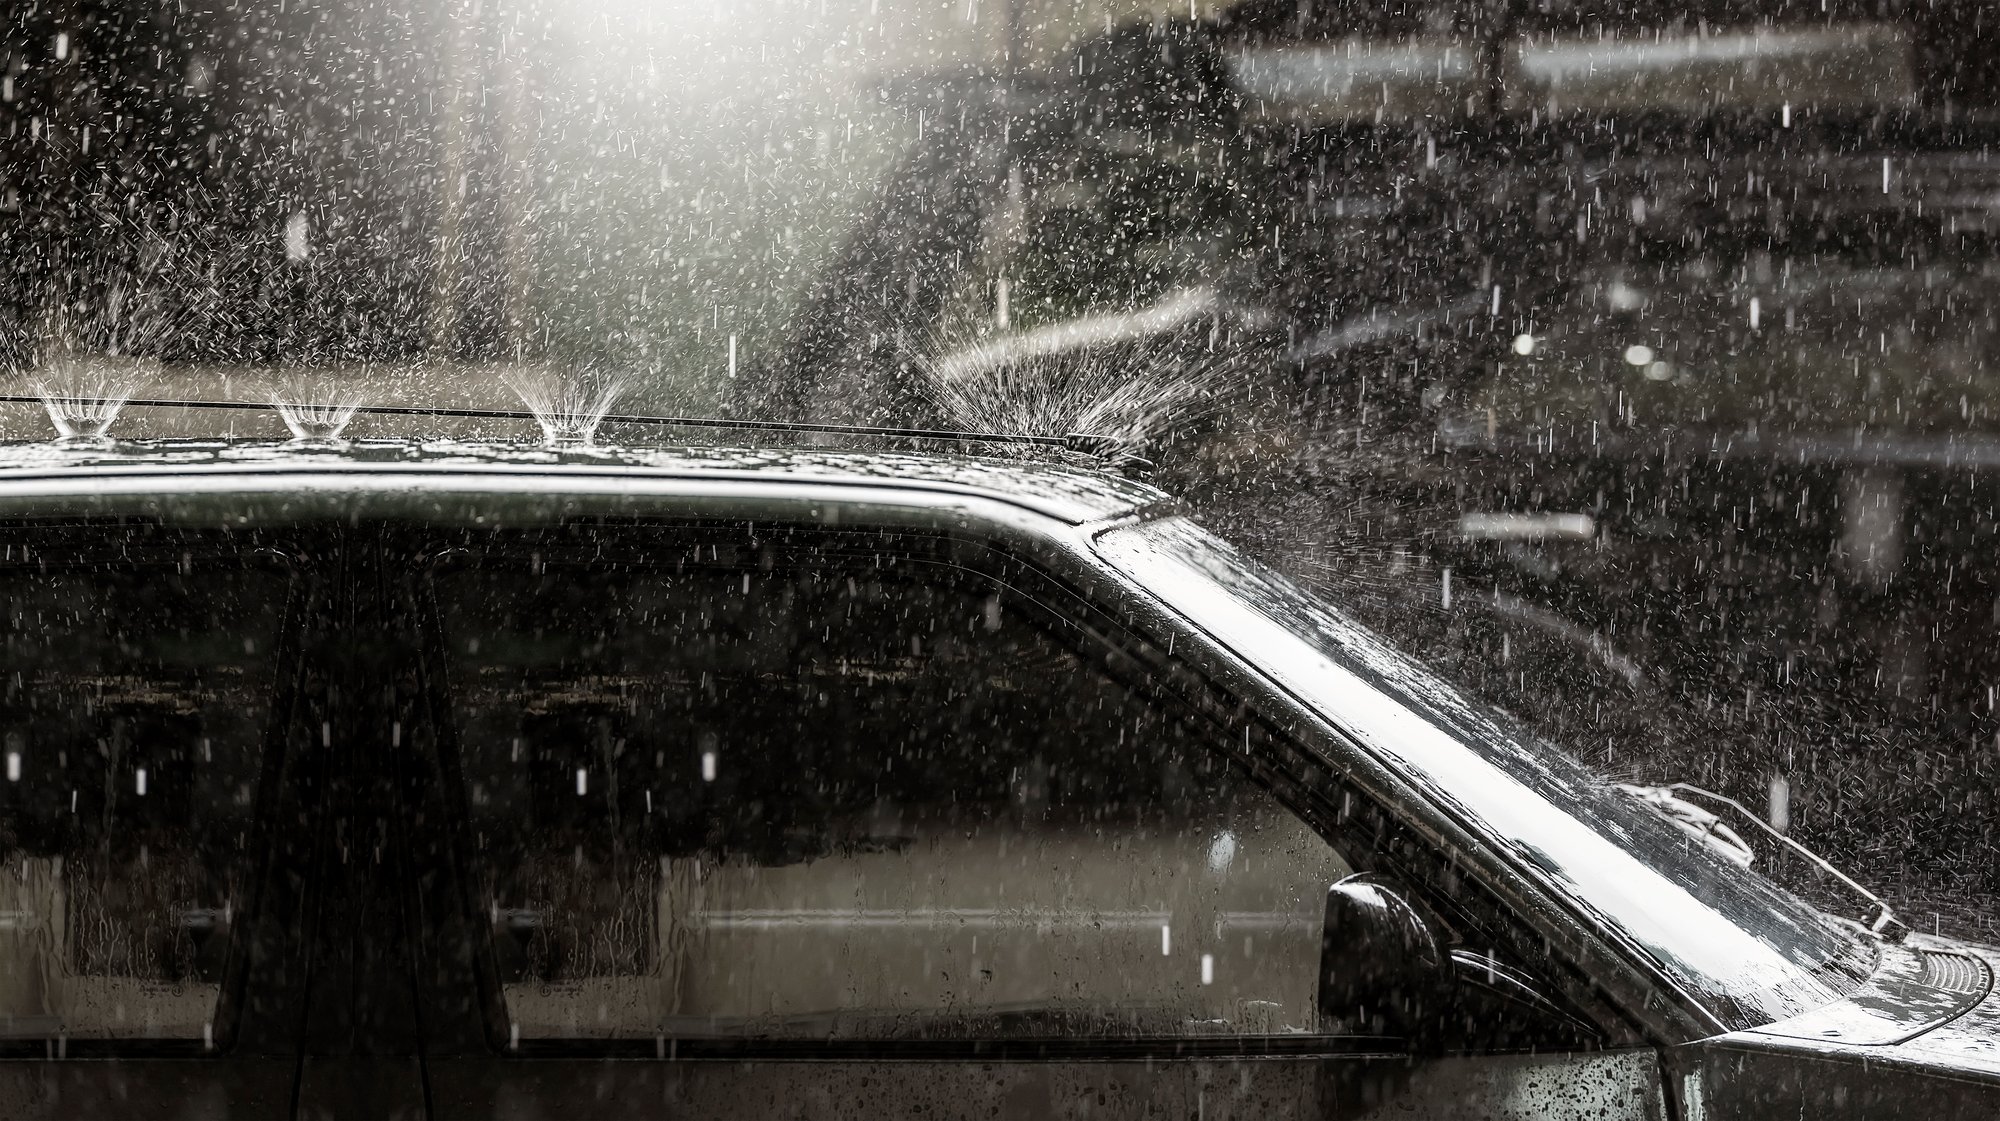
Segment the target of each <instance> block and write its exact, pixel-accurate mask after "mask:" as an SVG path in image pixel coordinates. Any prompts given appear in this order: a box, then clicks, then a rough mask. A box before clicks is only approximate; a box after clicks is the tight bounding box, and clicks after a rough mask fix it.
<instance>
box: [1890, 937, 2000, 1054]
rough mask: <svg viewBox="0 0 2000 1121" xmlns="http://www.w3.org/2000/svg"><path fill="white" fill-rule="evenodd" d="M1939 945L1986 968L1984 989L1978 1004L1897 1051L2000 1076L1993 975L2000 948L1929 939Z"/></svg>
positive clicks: (1998, 1005) (1999, 968) (1999, 1022)
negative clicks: (1976, 961)
mask: <svg viewBox="0 0 2000 1121" xmlns="http://www.w3.org/2000/svg"><path fill="white" fill-rule="evenodd" d="M1928 941H1931V942H1935V943H1937V944H1938V945H1939V946H1940V947H1943V948H1948V949H1949V950H1952V951H1955V952H1958V953H1961V954H1964V955H1966V956H1968V957H1972V958H1975V959H1977V960H1978V961H1980V962H1981V963H1982V964H1983V965H1984V966H1985V967H1986V991H1985V994H1984V996H1983V997H1982V998H1981V999H1980V1000H1979V1001H1978V1003H1976V1004H1974V1005H1972V1006H1971V1007H1970V1008H1968V1009H1966V1010H1965V1011H1964V1012H1963V1013H1961V1014H1960V1015H1958V1016H1955V1017H1953V1018H1952V1019H1949V1020H1946V1021H1945V1022H1944V1023H1942V1024H1939V1025H1938V1026H1937V1027H1934V1028H1932V1029H1930V1030H1928V1031H1926V1032H1924V1033H1922V1034H1921V1035H1918V1036H1916V1037H1915V1038H1913V1039H1910V1040H1907V1041H1905V1042H1904V1043H1902V1044H1899V1045H1898V1046H1897V1050H1898V1051H1900V1052H1903V1053H1905V1054H1907V1055H1909V1056H1910V1057H1911V1058H1914V1059H1918V1060H1921V1061H1924V1062H1926V1063H1930V1064H1939V1065H1949V1066H1952V1067H1957V1068H1961V1069H1974V1070H1978V1071H1980V1072H1982V1073H1984V1074H1987V1075H1990V1076H1992V1077H1993V1078H1995V1079H2000V993H1996V991H1995V989H1994V985H1993V978H1994V976H1995V975H1996V974H2000V948H1996V947H1993V946H1978V945H1973V944H1970V943H1965V942H1950V941H1946V940H1944V939H1930V940H1928Z"/></svg>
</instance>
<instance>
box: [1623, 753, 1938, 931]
mask: <svg viewBox="0 0 2000 1121" xmlns="http://www.w3.org/2000/svg"><path fill="white" fill-rule="evenodd" d="M1618 788H1619V789H1620V790H1623V791H1624V792H1625V793H1627V794H1630V795H1632V796H1633V797H1635V798H1638V799H1639V800H1641V801H1643V802H1645V803H1646V804H1647V805H1650V806H1652V807H1653V808H1655V809H1657V810H1659V811H1660V812H1661V813H1662V814H1664V815H1665V816H1666V817H1667V818H1668V819H1669V820H1671V821H1672V822H1673V823H1674V824H1675V825H1676V826H1678V827H1680V828H1681V829H1683V830H1685V831H1686V832H1688V833H1690V834H1693V835H1694V836H1696V837H1698V838H1700V839H1701V840H1702V841H1703V842H1705V843H1707V844H1709V845H1711V846H1713V847H1714V848H1715V849H1716V850H1717V851H1718V852H1719V853H1721V854H1722V856H1723V858H1724V859H1726V860H1728V861H1729V862H1730V863H1732V864H1735V865H1736V866H1737V867H1739V868H1745V869H1747V868H1749V867H1750V861H1751V859H1752V856H1753V854H1752V852H1751V849H1750V846H1749V845H1748V844H1746V843H1744V841H1743V839H1742V838H1741V837H1740V836H1738V835H1737V833H1736V831H1735V830H1733V829H1731V828H1729V827H1728V826H1726V825H1724V824H1722V821H1721V819H1720V818H1719V817H1718V816H1717V815H1715V814H1712V813H1710V812H1708V811H1707V810H1704V809H1702V808H1701V807H1700V806H1697V805H1694V804H1693V803H1691V802H1688V801H1687V800H1685V799H1684V798H1682V797H1681V795H1683V794H1692V795H1694V796H1696V797H1698V798H1706V799H1708V800H1709V801H1712V802H1719V803H1721V804H1722V805H1725V806H1728V807H1729V808H1730V809H1732V810H1735V811H1736V812H1737V814H1738V815H1739V816H1741V817H1742V818H1743V820H1744V821H1747V822H1749V823H1750V824H1751V825H1754V826H1756V827H1757V828H1758V829H1760V830H1762V831H1763V832H1764V833H1766V834H1768V835H1769V836H1770V837H1771V838H1772V839H1773V840H1775V841H1777V842H1778V843H1779V844H1781V845H1784V846H1785V847H1786V848H1788V849H1790V850H1791V851H1793V852H1795V853H1797V854H1798V855H1800V856H1802V857H1804V858H1806V860H1808V861H1810V862H1811V863H1812V865H1813V866H1814V867H1816V868H1818V869H1819V870H1820V871H1822V872H1825V873H1826V874H1827V875H1829V876H1832V877H1833V878H1834V879H1836V880H1838V881H1840V882H1841V883H1842V884H1844V885H1846V887H1847V889H1848V890H1850V891H1852V892H1854V894H1856V895H1858V896H1860V897H1861V898H1863V899H1865V900H1867V901H1868V904H1869V905H1870V906H1871V907H1873V908H1874V915H1873V917H1872V918H1870V919H1869V920H1868V923H1867V929H1868V931H1869V932H1870V933H1871V934H1874V935H1875V936H1876V937H1878V938H1880V939H1882V940H1883V941H1885V942H1900V941H1902V940H1903V937H1904V936H1905V935H1907V934H1908V933H1909V932H1910V928H1909V927H1908V926H1906V925H1904V923H1903V921H1902V920H1901V919H1898V918H1897V917H1896V913H1895V912H1894V911H1893V910H1891V909H1890V908H1889V905H1888V904H1887V903H1885V902H1883V901H1882V898H1881V897H1880V896H1878V895H1876V894H1875V893H1874V892H1872V891H1869V890H1868V889H1867V888H1865V887H1862V886H1861V885H1860V884H1858V883H1856V882H1854V880H1852V879H1850V878H1849V877H1848V876H1847V874H1846V873H1845V872H1842V871H1841V870H1840V869H1838V868H1836V867H1834V866H1833V865H1832V864H1831V863H1830V862H1828V861H1827V860H1826V859H1825V858H1823V857H1821V856H1820V855H1819V854H1818V853H1816V852H1814V851H1812V850H1811V849H1809V848H1807V847H1805V846H1804V845H1802V844H1800V843H1799V842H1797V841H1795V840H1793V839H1791V838H1790V837H1787V836H1786V835H1784V834H1783V833H1780V832H1778V830H1776V829H1775V828H1773V827H1772V826H1771V824H1770V823H1769V822H1767V821H1765V820H1764V819H1763V818H1761V817H1758V816H1757V815H1756V814H1754V813H1751V812H1750V810H1749V808H1748V807H1746V806H1744V805H1743V803H1741V802H1738V801H1737V800H1736V799H1734V798H1728V797H1724V796H1723V795H1721V794H1717V793H1715V792H1714V791H1711V790H1703V789H1702V788H1701V787H1699V786H1695V785H1693V784H1691V783H1685V782H1676V783H1673V784H1672V785H1669V786H1638V785H1634V784H1631V783H1619V784H1618Z"/></svg>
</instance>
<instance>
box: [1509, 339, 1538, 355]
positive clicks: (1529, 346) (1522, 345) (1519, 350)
mask: <svg viewBox="0 0 2000 1121" xmlns="http://www.w3.org/2000/svg"><path fill="white" fill-rule="evenodd" d="M1534 352H1535V336H1533V335H1515V336H1514V353H1516V354H1518V355H1520V356H1521V357H1523V358H1526V357H1527V356H1528V355H1530V354H1533V353H1534Z"/></svg>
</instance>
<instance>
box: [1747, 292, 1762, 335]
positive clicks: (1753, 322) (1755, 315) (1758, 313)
mask: <svg viewBox="0 0 2000 1121" xmlns="http://www.w3.org/2000/svg"><path fill="white" fill-rule="evenodd" d="M1763 322H1764V301H1762V300H1759V299H1757V298H1756V297H1754V296H1753V297H1751V299H1750V329H1751V330H1752V331H1754V330H1756V329H1757V328H1758V327H1760V326H1762V325H1763Z"/></svg>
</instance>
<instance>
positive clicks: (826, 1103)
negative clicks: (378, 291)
mask: <svg viewBox="0 0 2000 1121" xmlns="http://www.w3.org/2000/svg"><path fill="white" fill-rule="evenodd" d="M1003 450H1004V449H1003ZM0 603H3V604H4V610H0V632H4V639H0V656H4V658H5V659H6V661H7V664H6V665H5V666H4V667H0V670H4V672H3V673H0V681H4V683H5V684H4V698H0V711H4V730H0V738H3V739H4V750H5V782H4V783H0V799H4V802H0V805H4V810H0V846H4V847H0V861H4V868H5V874H4V876H0V1027H3V1028H4V1041H0V1047H4V1055H5V1057H4V1061H0V1114H4V1115H6V1116H9V1117H85V1116H108V1115H117V1116H123V1117H155V1116H157V1117H169V1116H171V1117H188V1116H214V1117H239V1116H255V1117H270V1116H293V1117H301V1118H303V1117H334V1116H382V1117H472V1116H477V1117H542V1116H562V1115H579V1114H581V1115H586V1116H622V1117H642V1116H662V1117H665V1116H687V1117H757V1118H764V1117H779V1116H800V1117H807V1116H810V1117H829V1116H868V1117H887V1116H907V1117H973V1116H978V1117H994V1116H1000V1117H1052V1116H1071V1117H1082V1116H1090V1117H1105V1116H1111V1117H1125V1116H1131V1117H1140V1116H1146V1117H1152V1116H1161V1115H1175V1116H1199V1117H1205V1118H1216V1117H1248V1116H1257V1117H1269V1116H1301V1117H1304V1116H1313V1117H1387V1116H1395V1117H1452V1118H1477V1117H1494V1118H1499V1117H1536V1118H1562V1117H1576V1118H1584V1117H1589V1118H1633V1119H1637V1118H1660V1119H1666V1118H1675V1119H1681V1121H1693V1119H1696V1118H1713V1117H1735V1116H1763V1115H1772V1116H1810V1117H1824V1118H1850V1117H1852V1118H1862V1117H1896V1116H1903V1115H1905V1114H1906V1113H1907V1112H1908V1111H1910V1110H1914V1109H1921V1110H1923V1111H1924V1112H1925V1114H1926V1116H1930V1117H1938V1118H1942V1117H1968V1118H1970V1117H1988V1116H1992V1115H1994V1113H1995V1111H1996V1110H2000V998H1996V997H1995V996H1994V995H1993V991H1992V990H1993V971H1994V964H1995V962H1996V961H2000V950H1995V949H1993V948H1990V947H1983V946H1975V945H1969V944H1965V943H1961V942H1957V941H1953V940H1950V939H1944V938H1937V937H1927V936H1924V935H1921V934H1916V933H1910V932H1908V931H1907V930H1906V929H1905V928H1904V927H1903V925H1902V924H1901V923H1900V922H1899V921H1898V920H1896V918H1895V917H1894V916H1893V915H1892V914H1890V912H1889V909H1888V908H1887V907H1886V906H1883V905H1880V904H1879V903H1876V902H1874V901H1872V897H1869V896H1868V895H1867V894H1866V893H1865V892H1863V891H1860V890H1859V889H1858V887H1857V888H1854V889H1852V894H1850V895H1849V896H1847V897H1846V898H1845V899H1843V900H1841V901H1839V902H1833V903H1829V905H1828V909H1822V908H1820V907H1816V906H1813V905H1810V904H1808V903H1807V902H1805V901H1804V900H1803V899H1802V898H1801V897H1800V896H1799V895H1797V894H1794V893H1793V892H1791V891H1789V890H1787V889H1786V888H1784V887H1781V886H1779V884H1777V883H1776V882H1774V880H1772V879H1770V878H1767V877H1766V876H1765V875H1763V874H1762V872H1761V871H1760V870H1761V869H1764V868H1772V869H1774V870H1775V869H1776V867H1777V866H1778V865H1780V864H1782V863H1783V862H1784V859H1785V853H1786V852H1787V851H1789V846H1787V845H1786V844H1784V843H1783V842H1780V841H1776V840H1771V841H1769V842H1768V843H1765V842H1758V841H1754V840H1753V841H1745V840H1743V839H1742V837H1741V836H1739V835H1738V834H1733V833H1723V832H1721V831H1720V830H1719V829H1718V828H1717V827H1716V822H1717V820H1718V819H1716V818H1714V817H1712V816H1708V815H1705V814H1704V813H1703V812H1701V811H1695V810H1691V809H1689V808H1688V807H1689V806H1690V805H1691V804H1692V802H1691V799H1692V797H1693V796H1692V795H1689V794H1687V793H1686V792H1678V793H1677V792H1674V791H1661V790H1650V791H1640V792H1637V793H1636V794H1635V793H1634V792H1632V791H1628V790H1624V789H1621V788H1619V787H1617V786H1615V785H1613V784H1610V783H1607V782H1605V781H1603V780H1601V779H1599V778H1598V777H1597V776H1595V775H1593V774H1592V773H1590V772H1589V771H1587V770H1586V769H1585V768H1583V767H1582V766H1581V765H1580V764H1578V763H1577V762H1575V761H1573V760H1572V759H1571V758H1569V757H1568V756H1567V755H1565V754H1563V753H1562V752H1561V751H1560V750H1558V749H1556V748H1554V747H1552V746H1550V745H1548V744H1546V743H1544V742H1541V741H1539V740H1537V739H1536V738H1534V737H1533V736H1531V735H1529V734H1528V733H1526V732H1525V731H1523V730H1522V728H1521V727H1520V726H1518V725H1517V724H1515V723H1514V722H1513V721H1512V720H1511V719H1510V718H1509V717H1507V716H1506V715H1505V714H1503V713H1499V712H1496V711H1494V710H1492V709H1489V708H1487V707H1485V706H1483V705H1481V704H1480V703H1478V702H1476V701H1474V700H1472V699H1470V698H1469V697H1468V696H1467V695H1466V694H1464V693H1462V692H1460V691H1459V690H1457V689H1455V688H1454V687H1453V686H1451V685H1450V684H1448V683H1446V682H1445V681H1443V680H1441V679H1440V678H1438V677H1437V676H1436V675H1434V674H1433V673H1431V672H1430V671H1428V670H1427V669H1426V668H1425V667H1424V666H1423V665H1421V664H1419V663H1417V662H1416V661H1414V660H1412V659H1410V658H1409V657H1407V656H1405V655H1403V654H1401V653H1399V652H1398V651H1396V650H1395V649H1393V648H1391V647H1390V646H1388V645H1386V644H1385V643H1384V642H1382V641H1381V640H1380V639H1379V638H1377V637H1376V636H1375V635H1373V634H1372V633H1371V632H1369V631H1368V630H1366V629H1365V628H1363V627H1361V626H1359V625H1357V624H1355V623H1354V622H1352V621H1351V620H1350V619H1349V618H1348V617H1347V616H1345V615H1344V614H1343V613H1342V612H1341V611H1340V610H1339V609H1338V608H1337V607H1335V606H1332V605H1329V604H1327V603H1325V602H1323V601H1321V600H1318V599H1315V598H1314V597H1312V596H1311V595H1308V594H1306V593H1305V592H1303V591H1301V590H1300V589H1299V588H1298V587H1297V586H1296V585H1294V584H1293V583H1291V582H1289V581H1288V580H1286V579H1285V578H1283V577H1281V576H1279V575H1277V574H1276V573H1274V572H1273V571H1271V570H1269V569H1266V568H1264V567H1263V566H1261V565H1260V564H1258V563H1256V562H1254V561H1252V560H1249V559H1247V558H1246V557H1245V556H1243V555H1242V554H1240V553H1238V552H1237V551H1235V550H1234V549H1233V548H1232V547H1231V546H1229V545H1228V544H1227V543H1225V542H1224V541H1222V540H1220V539H1218V538H1217V537H1215V536H1214V535H1212V534H1211V533H1209V532H1208V531H1207V530H1205V529H1203V528H1202V527H1201V526H1200V525H1199V524H1197V523H1196V522H1194V521H1192V520H1190V519H1189V518H1188V517H1187V516H1186V514H1185V512H1184V509H1183V508H1182V507H1181V506H1180V505H1179V504H1178V503H1177V502H1176V500H1175V499H1173V498H1172V497H1171V496H1169V495H1168V494H1166V493H1164V492H1162V491H1159V490H1157V489H1155V488H1153V487H1151V486H1149V485H1147V484H1145V483H1143V482H1140V481H1136V480H1134V479H1131V478H1127V477H1125V476H1124V475H1122V474H1119V473H1116V472H1111V471H1106V470H1103V469H1101V468H1100V467H1096V466H1093V465H1091V464H1090V463H1088V462H1084V461H1082V460H1080V459H1079V458H1078V457H1077V456H1076V455H1074V454H1071V453H1068V452H1064V451H1060V450H1051V451H1049V452H1048V454H1047V455H1045V456H1041V457H1040V458H1027V457H1023V456H1019V455H1015V456H1012V457H1008V456H998V455H970V454H959V453H943V452H933V451H908V450H903V451H897V450H881V449H879V448H875V449H869V448H862V449H856V450H840V449H837V448H829V447H824V446H808V447H797V448H784V447H763V448H750V449H730V448H719V447H657V448H655V447H637V446H631V447H625V446H621V447H583V448H570V449H549V448H532V447H515V446H501V445H476V444H454V443H445V442H437V441H431V442H424V441H418V440H376V441H356V442H353V443H348V444H340V443H337V442H333V441H324V440H322V441H303V442H294V443H293V444H289V445H278V444H270V443H257V442H247V441H230V440H208V441H204V440H177V441H153V442H140V441H132V442H124V443H104V444H101V445H98V446H55V445H50V444H16V445H10V446H8V447H7V448H6V449H5V452H4V458H0ZM1722 808H1723V809H1725V810H1726V807H1722ZM1743 833H1744V834H1747V835H1749V836H1752V837H1755V836H1758V835H1757V834H1755V833H1754V832H1752V831H1751V830H1750V829H1749V827H1748V826H1747V825H1744V826H1743ZM1718 837H1720V838H1725V839H1726V840H1727V842H1728V843H1718V841H1717V838H1718ZM1746 864H1747V865H1748V866H1747V867H1746ZM1821 880H1822V882H1823V883H1832V884H1833V887H1834V888H1836V889H1839V890H1849V889H1848V888H1847V887H1846V886H1844V885H1847V884H1848V883H1850V881H1846V880H1845V879H1844V877H1839V876H1838V874H1834V879H1833V880H1827V879H1826V877H1824V876H1822V877H1821ZM1835 880H1837V881H1838V882H1834V881H1835Z"/></svg>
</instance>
